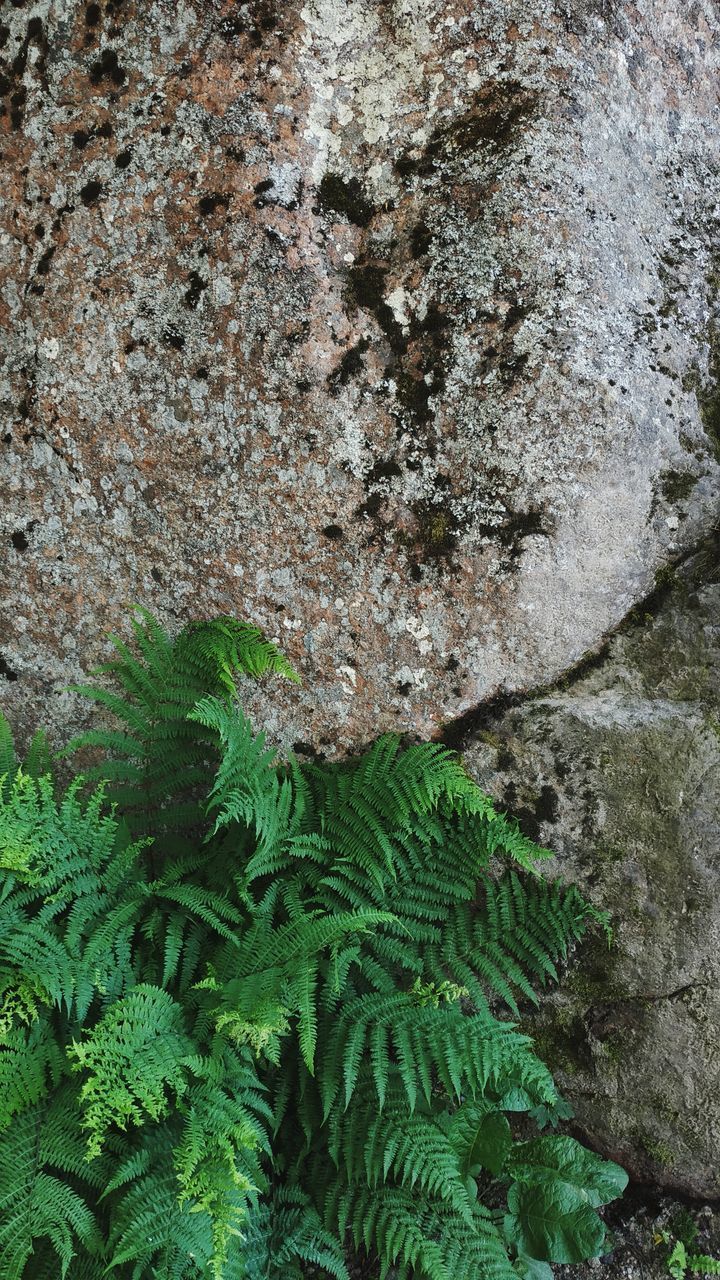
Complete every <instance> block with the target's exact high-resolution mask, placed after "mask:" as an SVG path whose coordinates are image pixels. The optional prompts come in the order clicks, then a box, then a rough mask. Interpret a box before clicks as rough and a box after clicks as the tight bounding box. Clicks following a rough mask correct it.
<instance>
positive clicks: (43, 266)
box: [36, 244, 57, 276]
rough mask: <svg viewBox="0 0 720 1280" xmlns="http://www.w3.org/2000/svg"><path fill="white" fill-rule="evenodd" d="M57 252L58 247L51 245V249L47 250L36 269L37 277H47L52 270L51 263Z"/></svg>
mask: <svg viewBox="0 0 720 1280" xmlns="http://www.w3.org/2000/svg"><path fill="white" fill-rule="evenodd" d="M56 252H57V245H54V244H51V245H50V247H49V248H48V249H46V250H45V252H44V254H43V255H42V257H41V259H40V261H39V262H38V264H37V267H36V273H37V275H39V276H46V275H47V274H48V272H49V270H50V263H51V262H52V260H53V258H54V257H55V254H56Z"/></svg>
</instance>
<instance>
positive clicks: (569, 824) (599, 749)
mask: <svg viewBox="0 0 720 1280" xmlns="http://www.w3.org/2000/svg"><path fill="white" fill-rule="evenodd" d="M718 549H719V548H718V543H717V541H711V542H708V543H707V544H706V545H705V546H704V547H703V548H702V550H701V551H700V552H699V553H698V554H697V555H696V556H694V557H692V558H691V559H690V560H689V561H688V563H687V564H685V565H684V566H682V567H681V568H680V569H679V570H678V571H677V572H676V573H675V574H674V575H667V576H666V580H665V582H664V585H663V587H661V588H660V589H659V590H658V592H657V593H656V594H655V596H654V598H653V599H651V600H650V601H648V602H647V604H646V605H645V606H644V607H643V608H642V609H641V610H639V611H638V613H637V615H636V617H635V618H634V619H633V620H631V621H630V622H629V623H628V624H627V625H626V627H625V628H624V629H623V631H622V632H621V633H620V634H618V635H617V636H616V637H615V638H614V639H613V640H612V642H611V643H610V644H609V645H608V646H607V649H606V651H605V653H604V655H603V657H602V658H601V659H600V660H599V661H598V663H597V664H596V666H595V667H594V669H593V670H591V671H589V672H586V673H585V674H580V675H579V676H578V677H577V678H576V679H573V680H571V681H570V682H569V687H568V688H566V689H562V688H560V689H556V690H554V691H553V692H552V693H549V694H541V695H540V696H538V697H536V698H534V699H531V700H527V701H525V702H524V703H523V704H522V705H519V706H517V707H509V708H507V709H505V710H504V711H503V712H501V713H500V714H498V715H492V714H486V715H485V717H484V721H483V724H482V726H480V725H479V724H478V725H476V727H475V730H474V732H473V734H472V737H471V738H470V739H469V740H468V743H467V747H466V756H465V758H466V763H467V764H468V766H469V768H470V770H471V772H472V773H473V774H474V776H476V777H477V778H478V779H479V780H480V781H481V782H483V783H484V784H485V786H486V787H487V788H488V790H490V791H491V792H492V793H493V794H494V795H495V796H496V797H497V798H498V800H499V801H500V802H501V803H503V804H506V805H508V806H509V807H510V808H511V809H512V810H514V811H515V812H516V813H518V814H519V816H520V821H521V824H522V826H523V827H524V829H525V831H526V832H527V833H528V834H531V835H532V836H533V837H535V838H536V839H540V840H541V841H542V842H544V843H547V844H549V845H551V846H552V848H553V849H554V850H555V851H556V853H557V863H556V865H555V870H557V871H559V872H560V874H561V875H563V876H565V877H568V878H570V879H574V880H576V881H578V882H579V883H580V884H581V885H582V886H583V888H584V889H585V891H586V893H587V894H588V896H589V897H590V898H591V899H592V900H593V901H594V902H596V903H597V905H598V906H604V907H606V908H608V909H609V911H610V913H611V917H612V924H613V931H614V940H613V944H612V946H611V948H610V949H609V950H608V948H607V946H606V945H605V942H604V939H603V938H602V937H601V936H598V937H597V938H596V940H595V942H594V944H591V945H590V946H583V947H582V948H580V952H579V957H576V959H575V961H574V964H573V966H572V967H571V969H570V972H569V974H568V977H567V979H566V982H565V984H564V986H563V988H562V991H561V992H560V994H559V995H558V996H557V997H555V998H554V999H553V1000H552V1001H551V1002H550V1006H549V1008H548V1007H545V1008H544V1011H543V1013H542V1014H541V1017H540V1020H539V1023H538V1025H537V1032H538V1036H539V1041H540V1044H541V1046H542V1048H543V1050H544V1051H545V1054H546V1056H547V1058H548V1061H550V1062H552V1063H553V1064H554V1065H555V1066H557V1068H558V1069H559V1078H560V1081H561V1084H562V1086H563V1089H564V1092H565V1093H566V1095H567V1097H568V1098H569V1099H570V1101H571V1102H572V1103H573V1105H574V1107H575V1110H576V1113H577V1124H578V1125H579V1126H580V1128H581V1129H582V1130H583V1132H584V1133H585V1134H586V1135H587V1136H588V1137H589V1138H590V1140H591V1142H592V1143H593V1144H595V1145H598V1146H600V1147H601V1148H602V1149H603V1150H604V1151H606V1152H607V1153H608V1154H611V1155H613V1156H614V1157H615V1158H617V1159H619V1160H620V1161H621V1162H622V1163H624V1164H625V1165H626V1166H627V1167H628V1169H629V1170H630V1171H631V1173H632V1174H633V1176H634V1177H635V1178H636V1179H638V1180H639V1181H640V1182H641V1183H652V1184H653V1185H655V1186H661V1187H663V1186H664V1187H666V1188H675V1189H680V1190H682V1191H683V1192H685V1193H687V1194H691V1195H694V1196H698V1197H705V1198H708V1199H717V1198H718V1197H720V1169H719V1168H718V1159H717V1155H718V1151H719V1150H720V1057H719V1055H718V1027H720V900H719V897H718V884H719V883H720V560H719V558H718Z"/></svg>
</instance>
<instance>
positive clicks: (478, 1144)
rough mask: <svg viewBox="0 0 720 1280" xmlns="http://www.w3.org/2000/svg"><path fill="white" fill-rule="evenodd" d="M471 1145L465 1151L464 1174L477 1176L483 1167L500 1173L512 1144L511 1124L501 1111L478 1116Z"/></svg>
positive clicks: (491, 1171)
mask: <svg viewBox="0 0 720 1280" xmlns="http://www.w3.org/2000/svg"><path fill="white" fill-rule="evenodd" d="M470 1136H471V1138H472V1140H471V1143H470V1145H469V1146H468V1147H467V1148H466V1149H465V1150H464V1151H463V1153H462V1155H463V1166H462V1172H463V1175H465V1174H470V1175H471V1176H477V1174H478V1173H479V1172H480V1170H481V1169H489V1170H490V1173H495V1174H498V1173H500V1172H501V1170H502V1168H503V1165H504V1164H505V1159H506V1156H507V1154H508V1152H509V1150H510V1148H511V1146H512V1135H511V1133H510V1125H509V1124H508V1122H507V1118H506V1116H504V1115H503V1114H502V1112H500V1111H490V1112H489V1113H488V1114H486V1115H484V1116H481V1117H479V1118H478V1122H477V1125H476V1127H475V1130H474V1136H472V1135H470Z"/></svg>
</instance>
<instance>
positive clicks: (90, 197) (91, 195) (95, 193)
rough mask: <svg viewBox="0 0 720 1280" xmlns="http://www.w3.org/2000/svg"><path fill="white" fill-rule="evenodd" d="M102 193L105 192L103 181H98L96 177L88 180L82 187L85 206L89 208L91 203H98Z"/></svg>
mask: <svg viewBox="0 0 720 1280" xmlns="http://www.w3.org/2000/svg"><path fill="white" fill-rule="evenodd" d="M102 193H103V184H102V182H97V181H95V179H92V180H91V181H90V182H86V183H85V185H84V186H83V187H81V188H80V199H81V200H82V202H83V204H84V205H85V208H86V209H87V208H89V207H90V205H93V204H97V202H98V200H99V199H100V196H101V195H102Z"/></svg>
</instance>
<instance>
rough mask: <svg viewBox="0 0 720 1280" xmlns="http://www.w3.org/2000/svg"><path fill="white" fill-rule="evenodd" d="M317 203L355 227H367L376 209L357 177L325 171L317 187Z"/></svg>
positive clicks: (324, 209)
mask: <svg viewBox="0 0 720 1280" xmlns="http://www.w3.org/2000/svg"><path fill="white" fill-rule="evenodd" d="M318 204H319V206H320V208H321V209H322V210H323V212H324V213H340V214H342V215H343V216H344V217H345V218H347V219H348V222H352V223H354V224H355V226H357V227H367V226H368V224H369V223H370V222H371V221H372V219H373V218H374V217H375V213H376V209H375V207H374V205H372V204H371V202H370V201H369V200H368V199H367V197H366V195H365V193H364V191H363V189H362V187H361V185H360V183H359V181H358V179H357V178H342V177H340V174H338V173H326V174H325V176H324V177H323V179H322V181H321V183H320V186H319V187H318Z"/></svg>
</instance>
